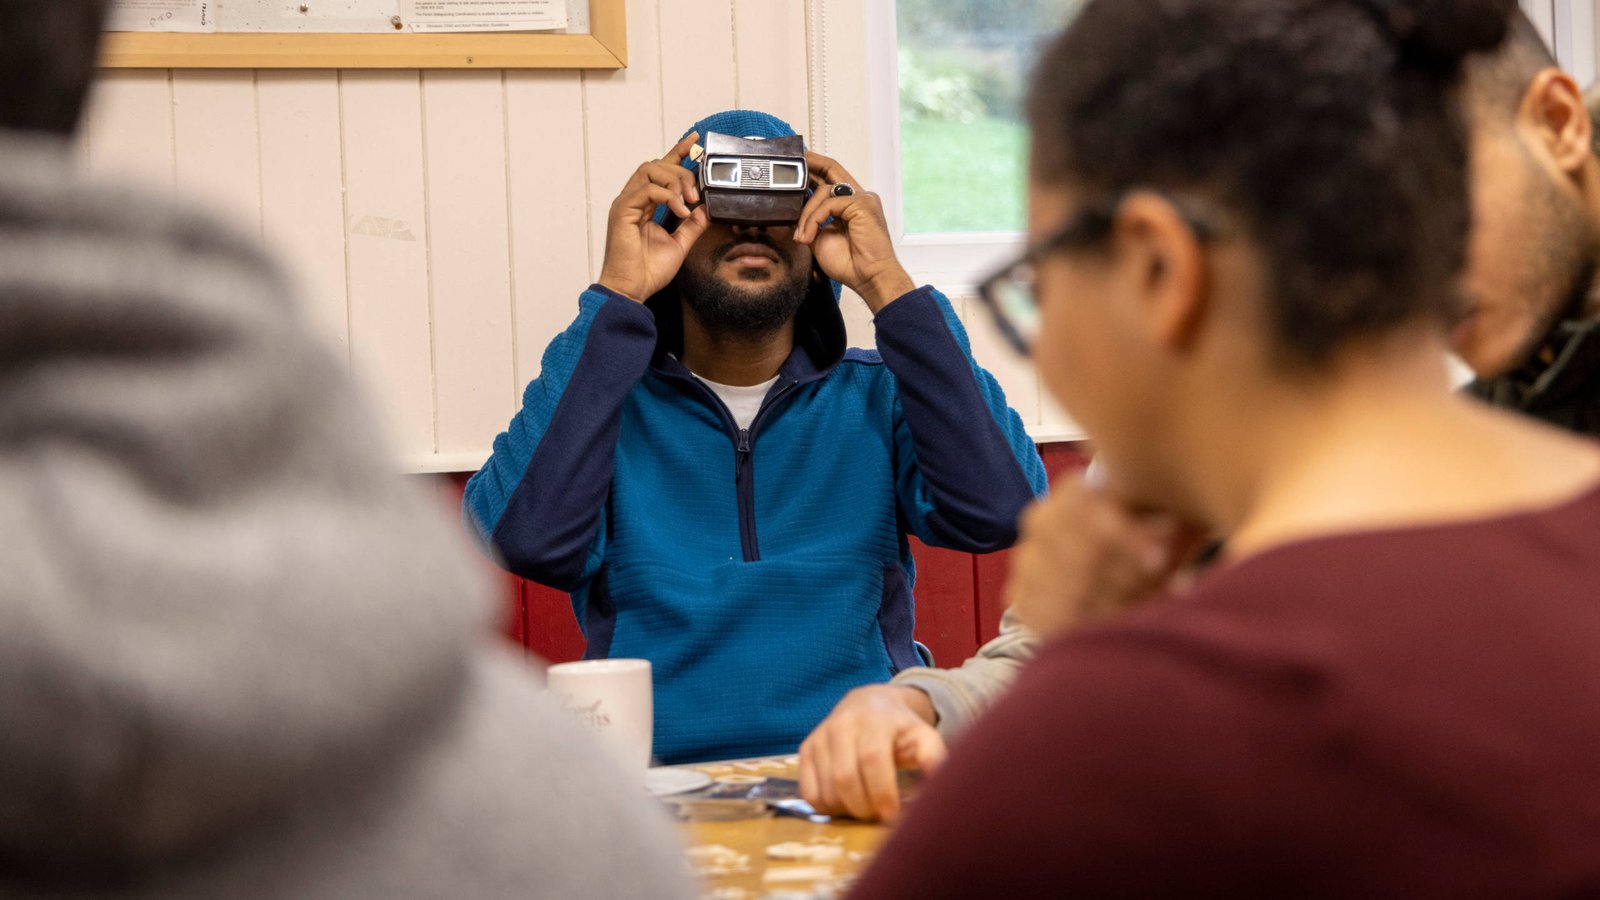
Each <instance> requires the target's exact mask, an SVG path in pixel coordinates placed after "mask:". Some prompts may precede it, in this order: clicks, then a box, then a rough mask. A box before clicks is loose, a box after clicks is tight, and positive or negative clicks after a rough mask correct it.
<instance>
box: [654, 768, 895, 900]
mask: <svg viewBox="0 0 1600 900" xmlns="http://www.w3.org/2000/svg"><path fill="white" fill-rule="evenodd" d="M798 763H799V761H798V759H796V758H795V757H792V756H789V757H770V758H767V759H757V760H735V761H730V762H721V763H705V764H702V765H692V766H683V767H681V768H687V769H696V770H698V771H702V772H705V773H706V774H707V775H710V776H711V777H712V778H726V777H728V776H734V777H735V778H740V777H743V778H752V777H773V778H796V777H798V775H799V765H798ZM681 827H682V828H683V831H684V835H685V840H686V841H687V843H688V845H689V851H688V853H689V862H690V865H691V866H692V867H693V868H694V869H696V870H697V871H698V872H699V874H700V876H701V885H702V896H703V897H707V898H716V900H755V898H760V897H766V896H767V895H768V894H771V893H779V894H780V896H781V895H782V894H781V892H784V891H794V892H798V894H799V895H801V896H806V895H814V896H821V897H829V896H833V895H834V894H835V893H837V894H839V895H842V894H843V893H844V887H845V886H846V885H848V884H849V882H850V881H851V880H853V878H854V877H855V875H856V874H857V873H859V872H860V871H861V870H862V869H864V868H865V867H866V865H867V863H868V862H870V861H871V857H872V854H873V853H874V852H875V851H876V850H877V849H878V845H879V844H881V843H882V842H883V839H884V838H885V837H886V836H887V835H888V828H886V827H884V826H882V825H876V824H869V823H865V822H856V821H854V820H850V819H838V820H835V821H833V822H829V823H827V824H815V823H812V822H808V821H806V820H805V819H800V818H795V817H792V816H773V815H771V814H770V813H769V814H767V815H766V816H765V817H763V818H751V819H740V820H736V821H729V822H694V821H691V822H685V823H684V824H683V825H682V826H681ZM783 844H800V845H804V846H807V847H817V848H823V849H820V850H819V851H817V852H818V853H820V855H822V856H825V857H831V858H827V859H777V858H772V857H771V856H769V852H768V851H769V848H771V847H773V846H774V845H783ZM716 848H726V851H729V852H724V851H722V850H719V849H716ZM826 848H837V853H835V852H834V851H833V850H831V849H826ZM791 849H793V848H791ZM824 869H825V870H826V872H825V873H824V871H823V870H824ZM792 876H803V877H792ZM818 876H820V877H818ZM830 891H831V892H832V893H830Z"/></svg>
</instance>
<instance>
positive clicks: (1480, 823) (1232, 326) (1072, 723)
mask: <svg viewBox="0 0 1600 900" xmlns="http://www.w3.org/2000/svg"><path fill="white" fill-rule="evenodd" d="M1512 9H1513V4H1512V2H1511V0H1455V2H1450V3H1444V2H1435V0H1093V2H1091V3H1090V4H1089V5H1088V7H1087V8H1086V9H1085V11H1084V12H1083V14H1082V16H1081V17H1080V18H1079V19H1078V20H1077V22H1076V23H1075V24H1074V25H1073V26H1072V27H1071V28H1070V29H1069V30H1067V31H1066V32H1065V33H1064V35H1063V36H1062V37H1060V38H1059V39H1058V40H1057V41H1056V42H1055V43H1054V44H1053V45H1052V46H1051V47H1050V48H1049V49H1048V50H1047V51H1046V53H1045V54H1044V57H1043V61H1042V63H1041V64H1040V67H1039V70H1038V72H1037V73H1036V75H1035V78H1034V81H1033V89H1032V95H1031V98H1030V102H1029V116H1028V118H1029V121H1030V124H1031V127H1032V138H1031V150H1032V159H1031V166H1030V176H1029V199H1030V211H1029V236H1030V239H1031V249H1030V250H1029V252H1028V255H1027V258H1026V262H1027V263H1028V266H1027V269H1026V271H1022V272H1018V273H1017V274H1018V275H1020V276H1021V277H1016V278H1013V279H1012V281H1013V287H1025V288H1027V289H1028V290H1027V294H1028V295H1030V296H1031V301H1032V304H1033V305H1034V306H1035V307H1036V308H1037V310H1038V313H1039V329H1038V331H1037V333H1036V334H1035V335H1034V340H1033V341H1032V349H1033V352H1034V354H1035V356H1036V358H1037V360H1038V365H1039V370H1040V373H1041V376H1042V378H1043V379H1044V381H1045V383H1046V385H1047V386H1048V387H1049V389H1050V390H1051V391H1052V392H1053V393H1054V394H1055V395H1056V396H1057V397H1058V398H1059V399H1061V400H1062V401H1063V402H1064V404H1065V405H1066V407H1067V409H1068V410H1069V411H1071V412H1072V414H1073V415H1074V417H1075V418H1076V419H1077V420H1078V421H1079V422H1080V423H1081V424H1082V425H1083V426H1084V427H1085V429H1086V430H1087V431H1088V432H1089V434H1090V436H1091V438H1092V439H1093V440H1094V442H1095V443H1096V445H1097V446H1098V447H1099V448H1100V449H1101V450H1102V451H1103V452H1104V453H1105V454H1106V455H1107V458H1108V459H1110V460H1112V461H1113V462H1114V465H1113V466H1112V467H1111V468H1110V469H1109V471H1108V475H1109V482H1110V483H1109V486H1108V490H1109V491H1111V492H1112V493H1114V494H1115V495H1117V496H1118V497H1120V498H1121V499H1122V500H1123V501H1124V502H1125V503H1127V504H1129V505H1130V506H1133V507H1135V508H1150V509H1159V510H1165V511H1167V512H1168V513H1170V514H1172V515H1174V516H1176V517H1177V518H1178V519H1179V520H1181V521H1184V522H1188V523H1192V524H1193V525H1195V526H1198V527H1199V528H1201V529H1203V530H1205V531H1209V532H1213V533H1219V534H1226V535H1228V536H1229V540H1228V545H1227V548H1226V550H1225V551H1224V554H1223V556H1222V558H1221V559H1220V560H1219V561H1218V562H1217V563H1215V564H1214V565H1213V566H1212V567H1211V568H1210V569H1208V570H1207V571H1206V572H1205V573H1204V574H1203V575H1201V576H1200V578H1199V579H1198V581H1197V582H1196V583H1195V584H1194V585H1193V586H1192V587H1191V588H1190V589H1189V590H1188V591H1187V593H1185V594H1183V595H1181V596H1171V595H1166V594H1162V593H1157V594H1154V595H1149V596H1147V597H1145V598H1144V599H1143V600H1142V602H1140V603H1139V604H1137V605H1135V606H1134V607H1132V608H1131V609H1126V610H1123V611H1121V612H1118V613H1115V614H1113V615H1111V616H1108V617H1106V618H1104V619H1102V620H1100V621H1098V622H1077V623H1074V622H1073V619H1074V617H1073V616H1072V615H1068V616H1065V617H1063V619H1062V621H1061V623H1060V624H1061V626H1062V627H1063V628H1064V630H1062V631H1060V632H1059V633H1057V634H1055V635H1054V636H1049V635H1047V636H1046V637H1047V643H1046V644H1045V645H1044V646H1043V647H1042V648H1041V649H1040V651H1039V655H1038V657H1037V658H1036V659H1035V661H1034V663H1033V664H1032V665H1030V666H1029V667H1028V668H1027V669H1025V670H1024V672H1023V674H1022V676H1021V677H1020V678H1019V679H1018V682H1017V684H1016V685H1015V686H1014V688H1013V690H1012V691H1011V692H1010V693H1009V694H1008V695H1007V696H1006V697H1005V698H1004V699H1002V700H1001V701H1000V703H999V704H997V705H996V706H995V708H994V709H993V710H991V711H990V713H989V714H988V715H987V716H986V717H985V718H984V719H983V720H982V721H980V722H979V723H977V724H976V725H975V726H974V727H973V729H972V730H971V731H970V732H969V733H968V734H967V735H966V736H965V737H964V738H963V739H962V741H961V742H960V743H959V744H957V745H956V746H955V747H954V748H953V749H952V752H951V754H950V757H949V758H948V759H947V760H946V761H945V762H944V764H943V765H942V766H941V767H940V770H939V772H938V773H936V774H935V775H934V776H933V777H932V778H931V779H930V780H929V781H928V782H927V783H926V784H925V785H923V789H922V791H921V793H920V795H919V796H918V797H917V798H916V799H915V800H914V801H913V804H914V805H913V806H912V808H911V809H910V811H909V813H908V814H907V815H905V816H904V817H903V819H904V820H903V821H902V823H901V824H900V826H899V827H898V829H897V830H896V831H895V832H894V833H893V834H892V835H891V837H890V839H889V841H888V843H887V844H886V846H885V847H884V848H883V849H882V850H881V851H880V853H879V855H878V856H877V858H876V860H875V862H874V864H873V865H872V866H871V867H870V868H869V870H868V871H867V872H866V873H865V875H864V876H863V878H862V879H861V881H860V882H859V884H858V885H857V887H856V889H855V891H854V893H853V895H852V896H853V897H856V898H860V900H881V898H898V897H916V898H941V897H971V896H993V897H1007V898H1030V897H1061V896H1091V897H1150V896H1184V897H1219V898H1220V897H1356V896H1360V897H1457V898H1459V897H1468V898H1477V897H1481V898H1503V897H1510V896H1516V897H1550V898H1556V897H1572V896H1581V895H1583V894H1584V893H1585V892H1589V891H1592V889H1593V887H1594V885H1596V884H1600V854H1597V853H1596V852H1595V848H1596V847H1597V846H1600V819H1597V818H1596V816H1595V813H1594V811H1595V810H1596V809H1600V754H1596V753H1595V752H1594V748H1595V746H1597V742H1600V709H1597V708H1596V706H1595V704H1594V702H1593V698H1594V686H1595V685H1596V684H1597V683H1600V605H1597V595H1596V591H1595V585H1596V584H1600V545H1596V543H1595V541H1594V539H1593V535H1594V534H1596V533H1597V531H1600V448H1597V447H1596V446H1595V445H1594V444H1593V443H1591V442H1590V441H1588V440H1586V439H1583V438H1580V437H1578V436H1574V435H1572V434H1570V433H1568V432H1565V431H1562V430H1559V429H1555V428H1552V427H1550V426H1547V425H1545V424H1542V423H1539V422H1537V421H1534V420H1532V419H1529V418H1527V417H1524V416H1520V415H1515V414H1512V413H1508V412H1506V411H1502V410H1497V409H1494V408H1491V407H1489V406H1487V405H1485V404H1482V403H1480V402H1478V401H1476V400H1475V399H1473V398H1471V397H1467V396H1462V395H1461V394H1459V393H1457V392H1455V391H1453V390H1452V388H1451V380H1450V377H1449V374H1448V371H1447V368H1446V364H1445V351H1446V349H1447V347H1448V345H1449V331H1450V328H1451V327H1452V326H1453V325H1454V324H1455V323H1456V322H1457V321H1459V315H1460V311H1461V303H1460V299H1459V294H1458V291H1457V285H1458V284H1459V276H1460V273H1461V270H1462V267H1463V263H1464V260H1465V258H1466V243H1467V234H1468V227H1469V222H1470V204H1469V199H1468V196H1467V166H1468V137H1467V134H1466V131H1465V128H1464V122H1463V115H1462V112H1461V109H1460V107H1459V106H1458V105H1457V103H1456V96H1457V92H1458V91H1459V86H1460V81H1461V71H1462V64H1463V59H1464V58H1465V57H1466V56H1468V55H1469V54H1471V53H1473V52H1478V51H1483V50H1488V49H1491V48H1493V47H1495V46H1497V45H1498V43H1499V42H1500V41H1501V40H1502V38H1503V37H1504V34H1505V32H1506V29H1507V22H1508V18H1509V15H1510V14H1511V12H1512ZM993 292H994V291H993V289H991V293H993ZM1022 299H1024V298H1023V297H1018V298H1016V300H1017V301H1019V302H1020V300H1022ZM1060 496H1062V494H1061V493H1060V492H1056V493H1054V494H1053V495H1052V499H1051V500H1049V501H1047V502H1046V503H1045V504H1044V505H1043V506H1041V507H1040V509H1041V510H1042V512H1039V513H1037V514H1034V515H1031V516H1030V517H1029V521H1028V522H1027V523H1026V525H1025V529H1024V530H1025V532H1026V533H1027V534H1028V535H1029V536H1030V539H1029V540H1027V541H1025V543H1024V545H1023V547H1022V548H1020V549H1019V551H1018V560H1017V563H1016V564H1017V565H1018V566H1019V567H1024V566H1026V567H1030V568H1039V569H1042V568H1043V567H1044V566H1045V565H1047V564H1048V562H1049V558H1048V555H1047V554H1044V553H1042V552H1040V551H1038V550H1037V549H1035V550H1028V548H1029V547H1034V548H1037V547H1040V546H1042V544H1041V542H1040V541H1039V540H1038V539H1039V538H1041V537H1043V535H1042V532H1046V531H1048V530H1050V529H1052V528H1053V527H1054V526H1055V523H1054V520H1053V518H1052V516H1051V514H1050V510H1051V509H1052V507H1053V505H1054V504H1055V503H1056V502H1057V501H1056V498H1057V497H1060ZM1019 612H1020V613H1021V615H1022V618H1023V621H1024V622H1027V623H1028V624H1029V625H1030V626H1031V627H1035V628H1040V630H1041V632H1043V631H1044V629H1043V628H1041V627H1040V626H1039V624H1038V622H1039V619H1036V618H1035V610H1034V608H1033V607H1030V606H1028V605H1023V606H1022V607H1020V609H1019Z"/></svg>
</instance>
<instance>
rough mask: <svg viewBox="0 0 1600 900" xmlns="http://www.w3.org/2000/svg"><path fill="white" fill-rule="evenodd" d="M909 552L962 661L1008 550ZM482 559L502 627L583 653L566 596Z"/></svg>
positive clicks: (1075, 452) (1046, 450)
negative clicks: (498, 586) (494, 587)
mask: <svg viewBox="0 0 1600 900" xmlns="http://www.w3.org/2000/svg"><path fill="white" fill-rule="evenodd" d="M1039 453H1040V455H1041V456H1042V457H1043V458H1044V465H1045V469H1047V470H1048V471H1049V473H1050V477H1051V478H1052V479H1053V478H1055V477H1056V475H1058V474H1060V473H1061V472H1064V471H1070V470H1075V469H1081V468H1082V467H1083V466H1084V465H1085V464H1086V462H1087V459H1086V458H1085V457H1084V455H1083V454H1082V452H1081V451H1080V450H1079V449H1078V447H1077V446H1076V445H1073V444H1047V445H1045V446H1042V447H1040V448H1039ZM468 477H469V476H468V475H444V476H438V477H437V478H436V479H435V482H434V484H435V487H436V489H437V491H438V493H439V501H440V503H441V504H443V505H444V506H445V507H446V509H447V510H448V512H449V514H450V515H451V516H452V517H453V518H459V517H460V509H461V492H462V490H463V489H464V488H465V486H466V483H467V478H468ZM911 553H912V556H914V557H915V558H916V561H917V584H916V588H915V591H914V594H915V596H916V603H917V640H919V641H921V642H923V643H924V644H927V645H928V648H929V649H930V650H932V651H933V658H934V661H935V662H937V663H938V664H939V665H943V666H954V665H957V664H959V663H960V662H961V661H962V660H964V659H966V658H967V657H969V656H971V655H972V654H973V653H975V652H977V649H978V647H979V646H980V645H981V644H983V643H984V642H985V641H987V640H989V639H990V638H992V637H994V636H995V634H996V633H997V632H998V631H999V628H1000V613H1001V612H1002V610H1003V605H1004V604H1003V599H1002V595H1001V591H1002V589H1003V588H1004V586H1005V580H1006V560H1007V557H1008V556H1009V553H1007V552H1001V553H991V554H987V555H983V556H977V555H974V554H971V553H958V552H956V551H954V550H940V549H937V548H934V547H928V546H924V545H923V544H922V543H921V542H920V541H918V540H916V539H915V538H912V540H911ZM484 565H485V567H486V568H488V569H490V570H491V571H493V573H494V577H496V578H498V579H500V581H501V582H502V583H503V584H504V585H505V597H506V607H507V621H506V626H505V631H506V634H507V635H509V636H510V637H511V639H512V640H514V641H516V642H517V643H518V644H521V645H522V646H524V647H526V648H527V649H528V650H530V651H531V652H533V653H536V654H538V655H539V656H541V657H544V658H545V659H547V660H549V661H550V662H565V661H567V660H573V659H579V658H581V657H582V656H583V646H584V644H583V634H582V633H581V632H580V631H579V630H578V623H577V622H576V621H575V620H574V618H573V615H572V604H571V602H570V601H569V600H568V599H567V595H566V594H564V593H562V592H560V591H557V590H553V589H551V588H547V587H545V586H543V585H539V584H534V583H533V582H531V581H524V580H523V579H521V578H518V577H516V576H515V575H511V574H508V573H506V572H501V571H500V570H498V569H494V568H493V567H492V566H491V565H490V564H489V563H487V562H485V564H484Z"/></svg>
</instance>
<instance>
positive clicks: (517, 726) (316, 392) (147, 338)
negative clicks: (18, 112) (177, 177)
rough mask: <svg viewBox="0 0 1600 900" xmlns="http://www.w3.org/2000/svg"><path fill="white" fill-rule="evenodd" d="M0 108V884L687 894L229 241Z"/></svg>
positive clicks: (251, 255) (605, 766) (641, 814)
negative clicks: (14, 128)
mask: <svg viewBox="0 0 1600 900" xmlns="http://www.w3.org/2000/svg"><path fill="white" fill-rule="evenodd" d="M68 159H69V157H68V155H67V152H66V148H65V147H64V146H63V145H61V144H58V143H54V142H50V141H43V140H39V139H34V138H28V137H21V136H18V135H15V134H9V135H8V134H6V133H4V132H0V497H4V498H5V499H4V502H0V896H5V897H91V896H92V897H116V898H136V897H137V898H144V897H150V898H154V897H163V898H167V897H171V898H191V897H192V898H201V897H204V898H235V897H237V898H255V897H261V898H266V897H293V898H301V900H313V898H330V900H331V898H362V897H419V898H421V897H463V898H501V897H505V898H510V897H517V898H533V897H551V898H569V897H618V898H621V897H628V898H634V897H651V898H676V897H686V896H690V895H691V892H690V889H689V886H688V883H687V880H686V867H685V866H684V864H683V861H682V859H681V856H680V853H679V847H678V844H677V842H676V840H675V838H674V836H673V833H672V830H671V827H670V825H669V824H668V823H667V822H666V821H665V819H664V817H663V815H662V814H661V812H660V811H659V809H657V808H656V807H655V805H654V804H653V803H652V802H651V801H650V800H649V798H648V797H647V796H645V794H644V793H643V791H642V789H640V788H639V787H638V786H637V784H635V783H634V779H632V778H630V777H628V776H626V775H624V774H621V773H619V772H618V770H617V769H615V768H614V767H613V766H612V765H611V764H610V763H609V761H608V760H607V759H606V758H605V757H604V755H603V753H602V752H600V751H598V750H597V749H596V748H595V747H594V746H593V744H592V743H591V740H590V738H589V736H588V735H585V734H582V733H580V732H579V731H578V730H577V729H576V727H575V726H574V725H571V724H569V723H568V722H567V721H566V720H565V719H563V718H562V717H561V714H560V713H559V712H558V711H556V710H555V709H554V708H553V707H552V706H551V705H550V704H549V703H547V702H546V701H545V700H544V699H543V698H542V697H541V696H540V687H539V685H538V683H537V678H536V675H535V673H534V672H532V671H530V670H529V669H528V668H527V667H526V666H525V665H524V664H523V663H522V662H521V661H520V660H518V659H516V658H515V657H514V656H513V655H512V654H511V653H510V651H501V650H495V649H492V648H491V643H492V642H491V640H490V637H489V623H490V619H491V609H492V604H491V602H490V599H489V595H488V593H487V592H486V590H485V585H484V584H482V583H480V581H479V579H478V577H477V576H476V575H475V573H474V563H472V562H471V561H470V556H469V554H470V550H469V549H468V548H465V547H463V546H460V545H459V539H458V538H457V537H456V534H457V532H456V530H455V529H454V528H453V527H452V526H451V523H449V522H447V521H446V520H445V519H444V517H443V514H442V512H441V511H440V510H438V509H435V508H433V506H432V504H429V503H427V502H424V501H422V500H421V499H420V498H419V497H418V496H416V495H415V494H414V492H413V491H412V490H410V489H409V488H408V486H406V485H404V484H403V483H402V482H401V480H400V479H399V478H397V477H396V476H395V475H394V474H392V472H391V470H390V465H389V463H388V461H387V460H386V459H385V457H384V456H383V455H381V453H380V452H379V450H378V448H375V447H374V443H373V439H372V435H373V434H375V433H377V429H376V428H375V427H374V423H373V421H372V419H371V417H370V415H369V414H368V412H367V411H366V409H365V408H364V406H363V405H362V403H360V402H359V401H358V399H357V397H356V396H355V394H354V392H353V390H352V388H351V386H350V384H349V380H348V379H347V378H346V376H345V374H344V372H343V371H342V367H341V365H340V364H339V363H338V362H336V361H335V360H334V359H333V358H332V357H331V356H330V354H329V353H327V352H326V350H325V349H324V348H323V347H321V346H319V345H318V344H317V343H316V342H315V341H314V340H313V339H312V338H311V337H310V336H309V335H308V332H307V329H306V327H305V325H304V323H303V322H302V321H301V318H300V316H299V315H298V313H297V312H296V310H295V308H294V306H293V305H292V303H291V302H290V296H291V292H290V290H289V289H288V288H287V286H286V284H285V281H284V278H283V275H282V274H281V272H280V271H279V270H278V269H277V268H275V267H274V266H273V265H272V264H270V263H269V262H268V261H266V260H265V259H264V258H263V256H262V255H261V253H260V252H259V251H258V250H257V249H256V247H255V246H254V243H253V242H252V241H251V240H249V239H247V238H245V237H242V236H240V235H238V234H236V233H234V232H233V231H231V230H230V229H228V228H225V227H221V226H219V225H218V224H217V223H216V222H214V221H212V220H211V219H209V218H206V217H204V216H201V215H197V214H195V213H193V212H189V211H186V210H181V209H177V208H174V207H173V206H171V205H170V204H168V203H167V202H165V201H161V200H158V199H155V198H152V197H147V196H142V195H139V194H135V193H131V192H125V191H119V190H114V189H108V188H104V187H91V186H86V185H84V184H81V183H79V182H78V181H77V180H76V179H75V178H74V177H73V175H72V173H71V171H70V165H69V162H68Z"/></svg>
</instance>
